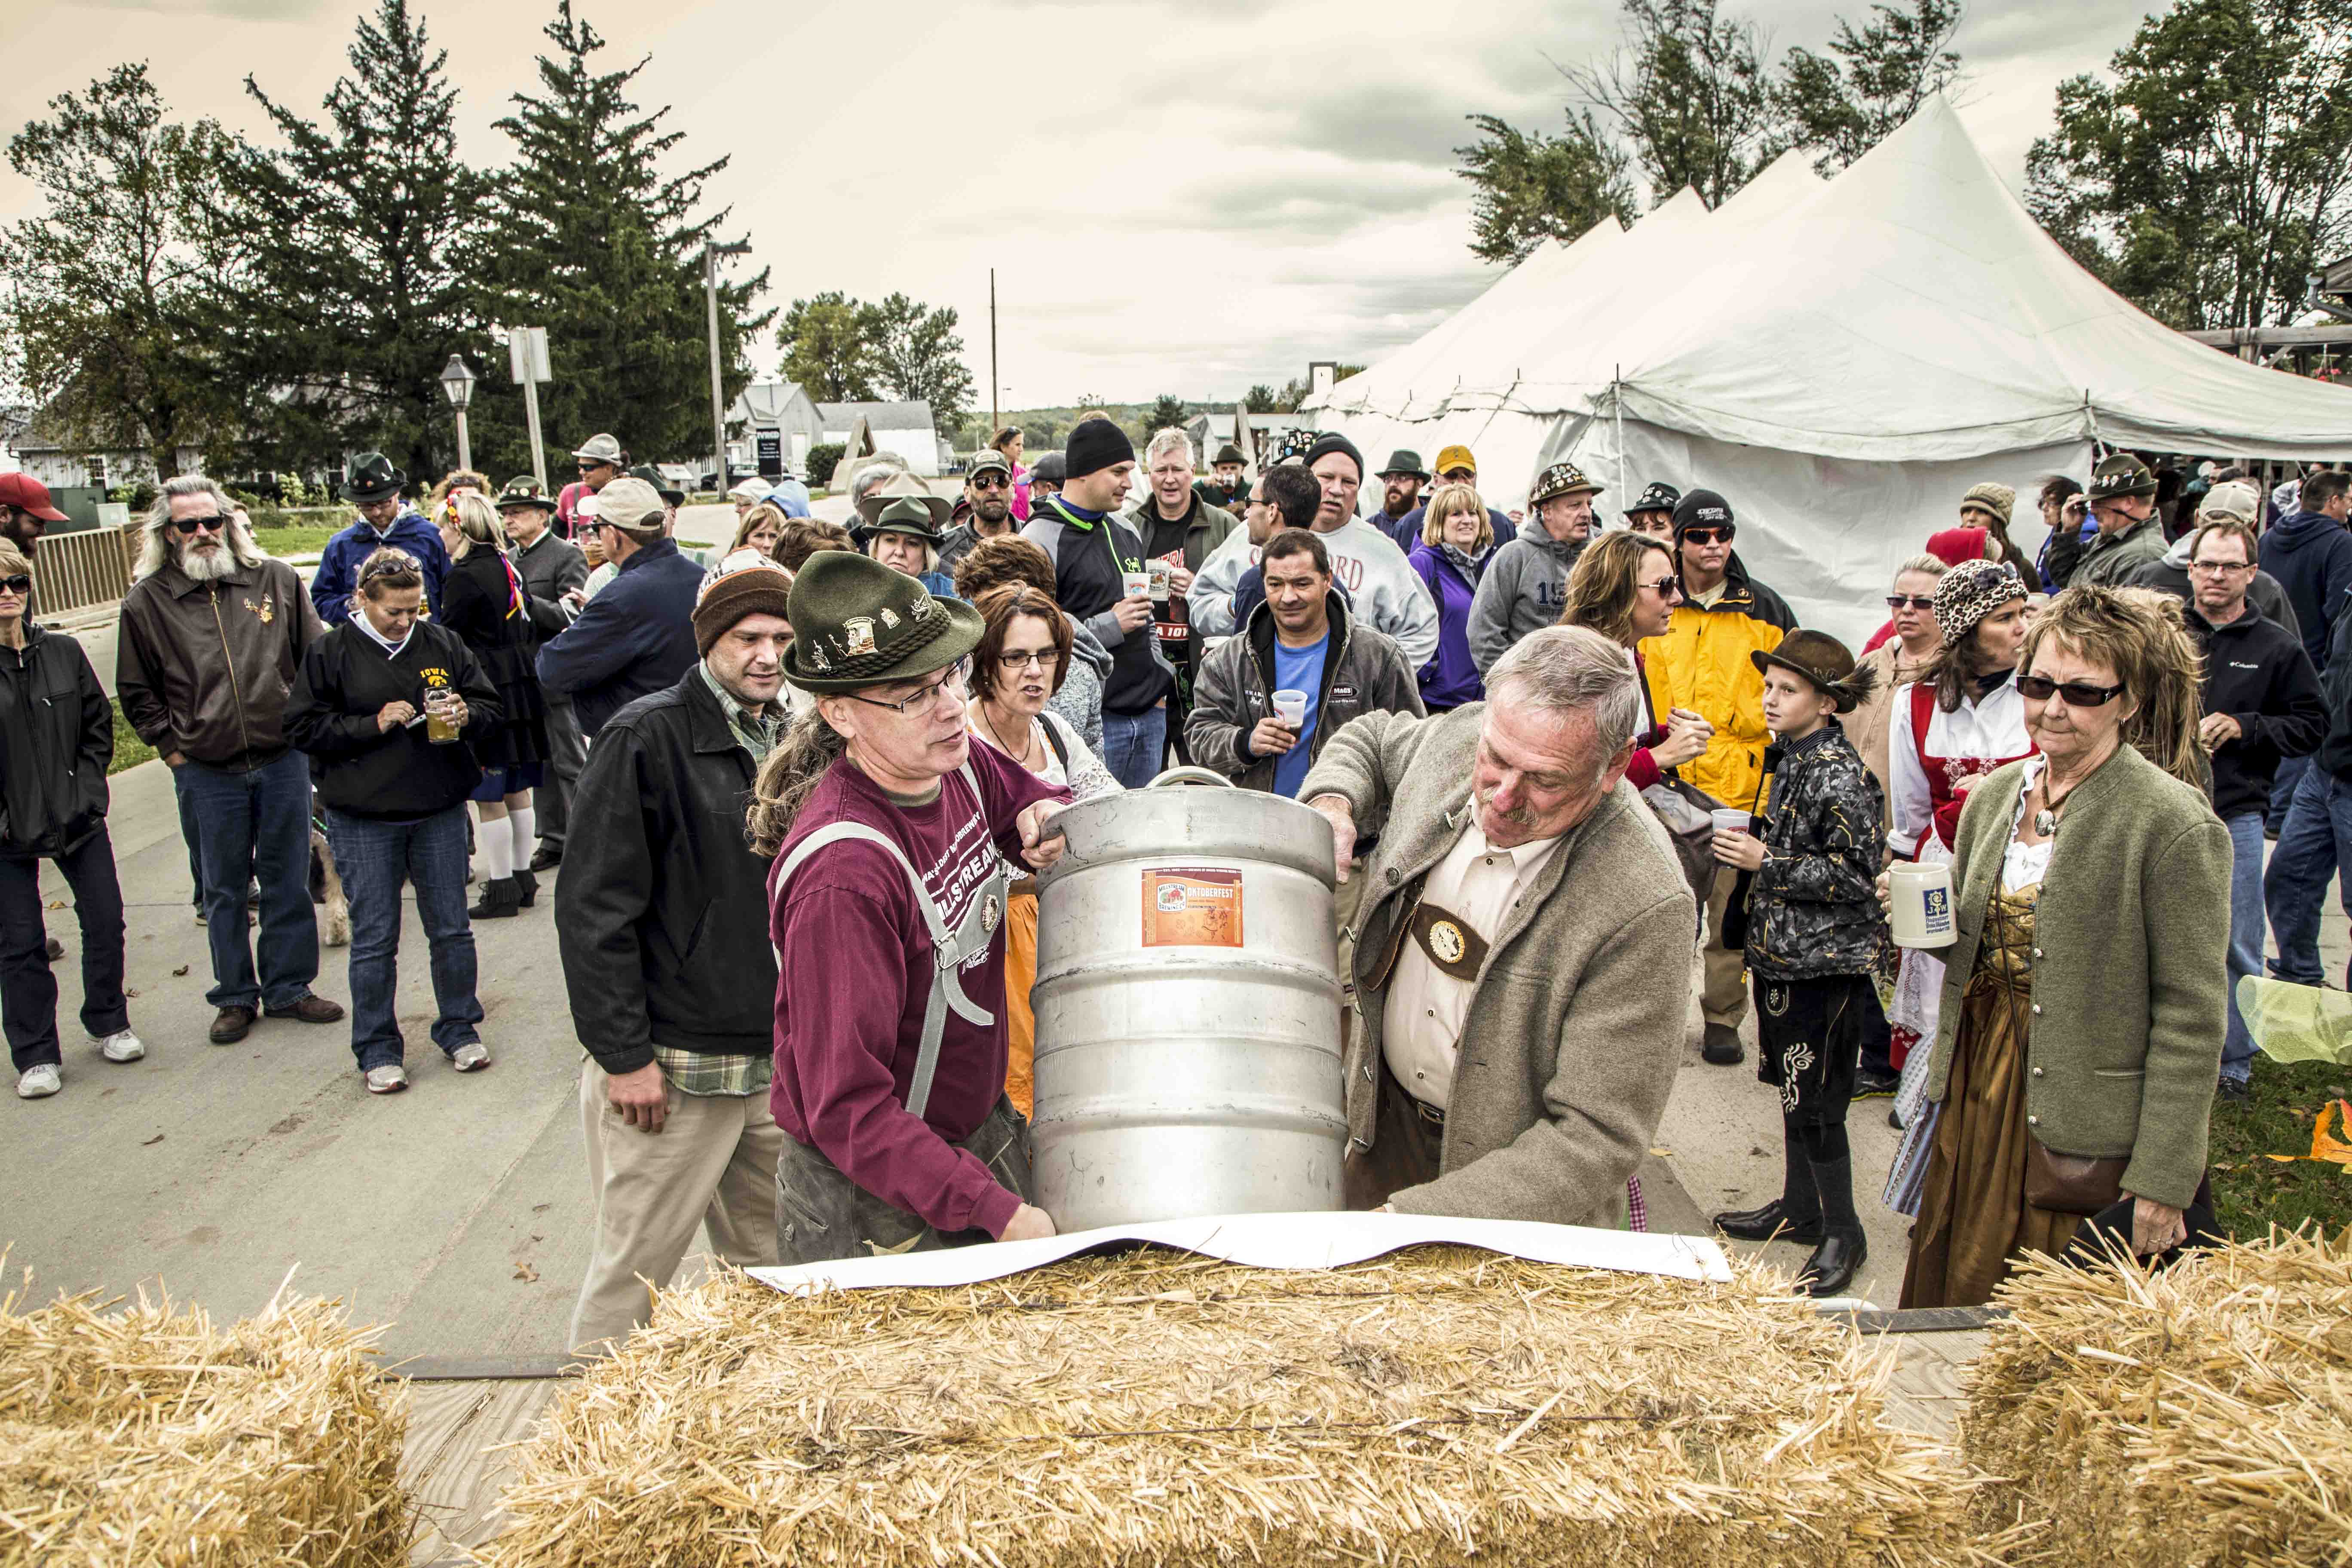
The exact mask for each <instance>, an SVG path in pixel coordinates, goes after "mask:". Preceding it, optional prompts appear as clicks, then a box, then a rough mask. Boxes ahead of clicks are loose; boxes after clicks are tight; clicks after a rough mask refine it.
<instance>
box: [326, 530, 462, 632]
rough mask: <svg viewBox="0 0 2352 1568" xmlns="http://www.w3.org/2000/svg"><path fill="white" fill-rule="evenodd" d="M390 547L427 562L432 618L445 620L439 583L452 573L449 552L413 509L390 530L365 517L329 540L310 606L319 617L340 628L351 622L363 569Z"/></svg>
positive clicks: (427, 601)
mask: <svg viewBox="0 0 2352 1568" xmlns="http://www.w3.org/2000/svg"><path fill="white" fill-rule="evenodd" d="M387 544H396V545H398V546H399V547H400V548H401V549H403V550H405V551H407V552H409V553H410V554H411V555H414V556H415V557H416V559H417V560H418V561H420V562H422V563H424V566H425V605H426V606H427V607H428V608H430V609H431V610H432V612H433V618H434V619H436V620H438V619H439V618H440V616H441V579H442V578H444V577H446V576H447V575H448V574H449V552H447V551H446V550H445V549H443V548H442V547H441V531H440V530H439V529H437V528H436V527H434V526H433V525H432V524H431V523H429V522H427V521H425V519H424V518H423V517H421V516H419V515H418V514H417V513H415V512H413V511H404V512H402V513H401V514H400V515H399V516H398V517H396V518H394V519H393V521H392V528H391V530H390V531H388V532H384V533H378V532H377V531H375V530H374V529H373V528H371V527H369V526H368V521H367V519H365V518H363V517H362V518H357V519H354V520H353V521H352V525H351V526H350V527H349V528H346V529H344V530H343V531H341V533H338V534H336V535H335V536H334V537H333V538H332V539H330V540H329V541H327V548H326V549H325V550H324V551H323V552H320V556H319V570H318V571H317V572H315V573H313V574H311V577H310V603H311V604H312V605H314V606H316V607H317V609H318V612H319V618H320V620H322V621H324V622H326V623H327V624H328V625H329V626H341V625H342V624H343V623H344V622H345V621H348V620H350V619H351V618H352V594H353V593H354V592H355V591H357V589H358V588H359V585H360V567H361V566H362V565H363V564H365V563H366V561H367V558H368V557H369V556H371V555H373V554H374V553H375V552H377V551H378V550H380V549H382V548H383V546H385V545H387Z"/></svg>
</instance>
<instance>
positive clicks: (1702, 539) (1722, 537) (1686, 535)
mask: <svg viewBox="0 0 2352 1568" xmlns="http://www.w3.org/2000/svg"><path fill="white" fill-rule="evenodd" d="M1732 532H1733V530H1732V528H1731V525H1730V524H1729V523H1726V524H1725V525H1724V526H1722V527H1721V528H1685V529H1684V530H1683V542H1684V543H1685V544H1718V543H1720V544H1728V543H1730V542H1731V535H1732Z"/></svg>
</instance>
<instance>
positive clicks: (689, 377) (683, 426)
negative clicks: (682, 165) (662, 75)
mask: <svg viewBox="0 0 2352 1568" xmlns="http://www.w3.org/2000/svg"><path fill="white" fill-rule="evenodd" d="M544 31H545V33H546V36H547V37H548V38H549V39H550V40H551V42H552V43H553V44H554V46H555V51H554V53H553V54H552V55H541V56H540V57H539V83H538V86H539V91H538V93H537V94H536V95H535V96H534V95H531V94H527V93H517V94H515V95H514V99H513V101H514V104H515V106H516V109H515V112H514V113H512V114H510V115H509V116H507V117H506V118H505V119H502V120H500V121H498V122H497V128H498V129H499V130H500V131H502V132H505V133H506V134H507V135H508V136H509V138H511V139H512V140H513V142H514V143H515V151H516V159H515V163H513V165H512V166H511V167H510V168H509V169H508V170H506V171H505V172H504V173H503V174H501V175H500V176H499V183H498V191H497V195H496V199H495V201H494V202H493V204H492V206H491V209H490V211H489V213H488V215H486V218H487V221H486V223H485V228H486V229H488V231H489V236H488V237H487V238H486V240H485V241H484V243H485V244H486V246H487V247H488V248H489V251H490V256H491V259H492V265H491V267H490V268H489V271H490V276H491V278H492V279H493V280H494V283H495V285H496V289H497V293H498V310H499V314H500V319H502V320H504V321H509V322H521V323H527V324H529V325H531V326H544V327H545V328H546V329H547V336H548V357H549V359H550V361H551V368H552V370H553V371H554V374H555V379H554V380H553V381H551V382H550V383H549V384H547V385H546V386H544V387H542V388H541V395H540V410H541V417H542V419H543V420H544V422H545V428H546V432H547V435H548V437H549V443H548V456H549V458H550V461H551V465H552V468H554V469H555V470H556V471H563V470H566V469H568V468H570V466H571V459H570V457H569V453H570V451H571V449H572V447H574V446H576V445H578V444H579V442H580V441H581V440H582V439H583V437H585V436H587V435H588V434H590V433H591V432H593V431H597V430H610V431H612V432H613V433H614V435H616V436H618V437H620V439H621V443H622V445H623V446H625V447H628V448H629V450H630V451H631V452H632V454H634V455H635V457H637V458H641V459H649V460H652V459H660V460H667V459H668V458H671V457H675V456H685V455H688V454H693V455H697V456H698V455H700V454H701V453H703V452H704V451H706V450H707V448H708V446H709V440H710V425H709V418H710V402H709V398H710V364H709V353H710V351H709V331H708V327H707V324H706V321H705V316H704V305H703V282H702V248H703V247H704V245H705V244H706V243H711V242H715V241H716V240H718V239H719V228H720V226H721V225H723V224H724V223H725V222H726V221H727V218H728V216H729V214H728V211H727V210H726V209H721V210H719V211H718V212H715V213H711V214H709V215H708V216H699V215H700V211H701V208H702V205H703V186H704V184H705V182H706V181H708V180H709V178H710V176H711V175H713V174H717V173H719V171H720V170H722V169H724V168H725V167H726V166H727V162H728V161H727V160H726V159H725V158H723V157H722V158H719V159H717V160H715V161H714V162H711V163H705V164H702V165H700V166H698V167H694V168H689V169H688V170H686V171H685V172H683V173H680V174H665V173H664V172H663V164H664V162H665V160H666V159H667V156H668V155H669V154H670V153H673V152H674V151H675V150H676V148H677V144H678V142H680V141H681V140H683V139H684V135H685V133H684V132H677V131H665V130H663V129H662V128H661V125H662V121H664V120H665V119H666V118H667V116H668V113H669V110H667V109H666V108H665V109H659V110H654V111H653V112H652V113H650V114H647V113H643V112H641V111H640V110H639V109H638V106H637V105H636V104H635V102H633V101H631V100H630V98H629V92H630V84H631V83H632V82H634V81H635V79H636V77H637V75H638V74H639V73H640V72H641V71H643V70H644V69H645V68H646V63H647V60H646V58H643V57H641V58H639V59H638V60H637V62H636V63H635V65H633V66H630V67H628V68H625V69H622V70H614V71H604V72H600V71H598V70H597V69H596V68H595V66H594V63H593V62H594V58H595V56H596V55H597V53H598V52H599V51H600V50H602V49H603V48H604V38H603V37H601V36H600V35H599V34H598V33H597V32H596V30H595V29H594V28H593V27H592V26H589V24H588V23H587V22H585V21H583V20H582V19H581V18H579V17H578V16H575V15H574V13H573V9H572V0H559V3H558V5H557V6H556V13H555V18H554V20H552V21H551V22H550V23H548V24H547V26H546V27H545V29H544ZM767 288H768V274H767V271H766V269H765V268H761V270H760V271H759V272H757V273H755V274H754V275H752V276H751V277H750V278H746V279H742V280H741V281H740V282H739V281H733V280H728V279H724V277H723V275H722V280H721V282H720V283H719V290H718V293H719V366H720V373H721V391H722V394H723V395H724V396H726V397H727V398H729V399H730V400H731V399H732V398H733V397H734V396H735V395H736V394H738V393H739V392H740V391H741V390H742V389H743V386H744V384H746V383H747V382H749V381H750V380H751V368H750V366H749V364H748V363H746V361H745V358H744V354H745V351H746V349H747V348H748V347H749V345H750V344H751V342H752V340H753V338H754V336H755V335H756V334H758V333H760V332H763V331H766V330H767V328H768V327H769V326H770V325H771V323H772V322H773V321H774V320H775V312H774V311H773V310H764V311H760V312H757V313H754V312H753V310H752V301H753V300H756V299H757V298H758V297H759V296H760V295H761V294H763V293H765V292H766V291H767ZM487 342H488V337H487V333H486V334H485V338H484V343H485V345H487ZM484 352H485V353H486V354H487V353H488V348H487V346H485V349H484ZM494 363H496V362H494ZM485 395H488V396H487V402H488V408H487V409H486V410H485V409H484V407H483V405H484V403H485V400H486V399H485ZM475 406H476V408H477V410H478V411H479V412H478V414H477V416H476V417H475V418H474V421H473V424H474V428H475V431H476V432H477V434H476V439H475V457H476V458H477V460H478V463H479V461H481V460H483V459H484V458H485V448H488V460H491V461H493V462H495V463H497V464H499V466H501V467H511V468H516V469H520V468H522V467H527V466H528V464H529V457H530V454H529V452H528V450H527V448H526V446H525V442H524V437H523V436H522V434H521V427H522V419H521V406H522V399H521V395H520V388H518V387H514V386H512V385H509V384H508V383H507V378H506V377H505V376H504V375H494V376H484V377H483V379H482V384H481V386H480V387H479V388H478V389H477V391H476V394H475Z"/></svg>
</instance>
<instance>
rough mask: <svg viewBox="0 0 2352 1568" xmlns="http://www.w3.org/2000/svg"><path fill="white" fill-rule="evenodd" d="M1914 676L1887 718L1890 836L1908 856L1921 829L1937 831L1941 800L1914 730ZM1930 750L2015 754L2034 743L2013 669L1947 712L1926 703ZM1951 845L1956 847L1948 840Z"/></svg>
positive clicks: (1947, 753) (1936, 754)
mask: <svg viewBox="0 0 2352 1568" xmlns="http://www.w3.org/2000/svg"><path fill="white" fill-rule="evenodd" d="M1917 684H1918V683H1917V682H1916V681H1913V682H1910V683H1908V684H1906V685H1905V686H1903V687H1902V688H1900V689H1898V690H1896V692H1895V700H1894V702H1893V703H1892V704H1891V705H1890V706H1891V707H1892V711H1891V712H1890V713H1889V714H1888V715H1887V720H1886V774H1887V794H1888V795H1889V796H1890V797H1891V798H1890V799H1889V800H1888V802H1887V805H1888V807H1889V809H1890V811H1891V813H1892V815H1893V816H1894V819H1895V826H1894V827H1893V828H1892V829H1891V830H1889V831H1888V833H1887V835H1886V842H1887V843H1888V844H1890V845H1892V846H1893V847H1895V849H1897V850H1899V851H1901V852H1902V853H1903V854H1904V855H1905V856H1906V857H1908V856H1910V855H1913V854H1915V853H1916V851H1917V850H1918V847H1919V839H1920V837H1921V836H1922V835H1924V834H1927V833H1929V832H1932V831H1933V830H1934V826H1935V818H1936V803H1935V799H1934V797H1933V796H1932V795H1930V794H1929V792H1928V788H1927V769H1926V768H1924V767H1922V766H1921V765H1920V763H1919V752H1920V746H1919V743H1918V742H1917V741H1916V739H1915V738H1914V736H1913V734H1912V731H1911V690H1912V687H1914V686H1916V685H1917ZM1926 749H1927V754H1928V755H1929V756H1931V757H1983V758H1986V759H1988V760H1990V759H1991V758H1994V757H2014V756H2016V755H2018V754H2019V753H2021V752H2029V751H2032V749H2033V738H2032V736H2031V735H2030V734H2028V733H2027V731H2026V728H2025V699H2024V698H2022V697H2021V696H2019V695H2018V691H2017V679H2016V677H2015V676H2014V675H2012V676H2011V678H2010V679H2007V680H2004V681H2002V682H2001V683H2000V685H1999V686H1997V687H1995V688H1993V689H1992V690H1991V691H1990V693H1988V694H1987V695H1986V696H1984V697H1983V698H1981V699H1977V698H1963V699H1961V701H1960V705H1959V707H1958V708H1956V709H1954V710H1952V711H1951V712H1949V713H1947V712H1945V711H1944V710H1943V709H1942V708H1941V707H1940V706H1938V705H1937V704H1936V703H1932V702H1931V703H1929V704H1928V705H1927V748H1926ZM1944 847H1945V848H1946V849H1949V848H1951V846H1950V845H1948V844H1947V845H1945V846H1944Z"/></svg>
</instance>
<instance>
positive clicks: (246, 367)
mask: <svg viewBox="0 0 2352 1568" xmlns="http://www.w3.org/2000/svg"><path fill="white" fill-rule="evenodd" d="M349 58H350V60H351V67H352V69H351V74H350V75H348V76H345V77H342V78H340V79H337V80H336V82H335V84H334V86H333V87H332V88H331V89H329V90H328V93H327V96H326V100H325V103H324V108H325V110H326V116H327V118H326V121H325V123H323V124H318V123H313V122H312V121H309V120H306V119H304V118H303V117H302V116H300V115H299V114H297V113H295V112H294V111H293V110H290V109H288V108H287V107H286V106H284V105H282V104H280V103H278V101H277V100H274V99H272V98H271V97H270V96H269V95H268V92H266V91H264V90H263V89H262V88H261V86H260V84H259V83H258V82H257V81H256V80H254V79H253V78H251V77H247V79H246V82H245V87H246V91H247V92H248V93H250V94H251V95H252V96H253V99H254V100H255V101H256V102H257V103H259V104H260V105H261V107H262V109H263V110H264V111H265V112H267V113H268V116H269V121H270V124H271V126H272V127H273V128H275V129H276V131H277V132H278V135H279V136H281V137H282V138H283V139H284V141H285V146H284V148H283V149H282V150H280V151H275V152H271V151H263V150H257V149H251V148H247V149H246V150H245V153H244V156H243V157H242V159H241V160H240V162H239V165H238V179H237V184H238V187H239V188H238V190H237V193H236V196H237V204H236V216H237V218H238V220H239V226H240V228H241V229H242V231H243V233H244V235H245V237H246V239H247V244H248V245H249V246H250V247H251V267H250V268H249V271H248V273H247V277H246V278H245V279H244V281H243V286H241V287H239V288H237V289H233V290H231V291H229V292H228V293H226V295H225V296H224V301H223V302H224V304H225V305H226V310H225V312H224V322H223V325H224V329H225V335H226V339H227V341H228V342H230V343H231V344H232V345H233V350H232V353H233V357H234V363H235V364H236V369H237V371H238V373H239V375H240V379H241V381H242V382H243V384H246V385H247V386H250V387H257V388H267V389H268V395H267V396H265V397H262V398H259V399H257V400H256V402H255V404H254V405H253V408H252V412H251V416H250V417H251V420H252V424H251V427H250V429H249V432H248V445H249V447H250V448H251V450H250V452H249V457H250V458H251V460H252V461H253V462H254V463H255V464H256V465H257V466H258V467H263V468H294V469H298V470H299V469H304V468H313V467H318V468H327V469H329V470H335V469H340V468H341V466H342V460H343V458H344V455H345V454H346V453H348V452H351V451H353V450H359V449H369V448H373V449H374V450H378V451H382V452H384V453H387V454H388V455H390V456H391V458H392V459H393V461H394V462H395V463H397V464H399V465H400V466H401V467H402V468H404V469H406V470H407V471H408V474H409V476H410V477H411V478H412V479H415V480H416V481H417V482H418V483H420V484H425V483H430V482H432V481H433V480H435V479H438V478H439V477H440V475H441V473H442V472H443V471H444V470H446V469H447V468H452V467H455V466H456V463H457V433H456V429H455V426H454V422H453V420H452V418H451V416H450V410H449V405H448V402H447V399H446V397H445V396H444V395H443V393H442V391H441V386H440V381H439V377H440V374H441V371H442V368H443V366H445V365H446V363H448V359H449V356H450V355H451V354H452V353H459V352H461V351H462V352H464V353H465V354H466V356H467V359H468V360H469V361H470V362H471V363H473V365H474V367H475V369H476V372H477V374H480V373H481V372H483V371H484V370H485V368H486V366H485V363H484V353H483V350H484V348H485V346H486V341H485V338H484V335H483V333H482V331H481V326H480V323H481V320H482V316H481V307H482V304H483V296H482V290H481V288H480V285H479V282H478V279H479V276H480V273H481V270H482V263H483V261H484V259H485V256H484V249H483V247H484V246H485V243H486V239H487V232H486V231H487V227H488V214H487V213H485V212H484V211H483V210H482V207H481V204H482V200H483V197H484V196H485V195H487V194H488V188H489V185H488V180H487V179H486V178H485V177H484V176H483V175H482V174H478V173H477V172H476V171H474V170H472V169H469V168H467V166H466V165H465V164H463V163H460V162H459V161H458V158H457V88H456V87H455V86H454V85H452V83H451V82H450V80H449V78H448V74H447V71H446V65H447V61H448V51H447V50H446V49H436V48H434V47H433V46H432V43H431V41H430V40H429V39H428V38H427V37H426V36H425V22H424V19H423V17H421V16H415V17H412V16H411V15H410V12H409V6H408V0H378V5H377V8H376V12H375V15H374V16H373V18H369V17H365V16H363V17H362V18H361V19H360V22H359V25H358V37H356V38H355V39H354V40H353V41H352V47H351V49H350V51H349Z"/></svg>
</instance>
